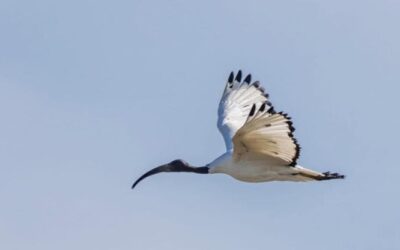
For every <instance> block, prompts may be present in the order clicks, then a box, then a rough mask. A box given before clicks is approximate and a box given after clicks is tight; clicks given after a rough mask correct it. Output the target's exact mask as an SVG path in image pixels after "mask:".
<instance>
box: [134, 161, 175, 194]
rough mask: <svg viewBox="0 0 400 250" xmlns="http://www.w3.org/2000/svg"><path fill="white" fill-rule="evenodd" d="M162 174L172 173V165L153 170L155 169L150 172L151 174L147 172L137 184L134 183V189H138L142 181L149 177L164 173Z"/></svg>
mask: <svg viewBox="0 0 400 250" xmlns="http://www.w3.org/2000/svg"><path fill="white" fill-rule="evenodd" d="M162 172H171V167H170V165H168V164H167V165H162V166H159V167H156V168H153V169H152V170H150V171H149V172H147V173H145V174H144V175H142V176H140V178H139V179H137V180H136V181H135V183H133V185H132V189H134V188H135V187H136V185H137V184H138V183H139V182H140V181H142V180H143V179H144V178H146V177H149V176H151V175H154V174H158V173H162Z"/></svg>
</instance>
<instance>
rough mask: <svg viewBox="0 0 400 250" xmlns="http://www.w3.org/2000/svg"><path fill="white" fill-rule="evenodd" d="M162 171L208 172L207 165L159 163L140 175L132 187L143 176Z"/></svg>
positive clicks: (134, 185) (133, 186)
mask: <svg viewBox="0 0 400 250" xmlns="http://www.w3.org/2000/svg"><path fill="white" fill-rule="evenodd" d="M162 172H193V173H198V174H208V167H198V168H195V167H189V166H174V165H171V164H165V165H161V166H159V167H156V168H153V169H152V170H150V171H149V172H147V173H145V174H144V175H142V176H140V178H139V179H137V180H136V181H135V183H133V185H132V189H134V188H135V187H136V185H137V184H138V183H139V182H140V181H142V180H143V179H144V178H147V177H149V176H151V175H154V174H158V173H162Z"/></svg>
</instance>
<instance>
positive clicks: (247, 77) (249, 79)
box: [244, 74, 251, 84]
mask: <svg viewBox="0 0 400 250" xmlns="http://www.w3.org/2000/svg"><path fill="white" fill-rule="evenodd" d="M244 82H245V83H247V84H250V82H251V74H248V75H247V76H246V78H244Z"/></svg>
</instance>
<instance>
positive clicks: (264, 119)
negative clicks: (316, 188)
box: [233, 104, 300, 166]
mask: <svg viewBox="0 0 400 250" xmlns="http://www.w3.org/2000/svg"><path fill="white" fill-rule="evenodd" d="M293 131H294V128H293V126H292V122H291V121H290V117H288V116H287V115H286V114H284V113H275V112H269V111H268V110H266V109H265V104H263V105H261V107H259V108H258V109H257V107H256V105H253V106H252V109H251V111H250V113H249V115H248V118H247V120H246V122H245V123H244V125H243V126H242V127H241V128H240V129H239V130H238V131H237V132H236V134H235V136H234V137H233V145H234V151H233V157H234V160H236V161H239V160H240V159H241V158H242V156H243V155H244V154H246V153H251V154H252V155H259V156H260V157H266V158H270V159H271V160H274V161H275V162H279V163H280V165H287V166H295V165H296V160H297V158H298V157H299V153H300V146H299V145H298V143H297V141H296V139H295V138H294V136H293Z"/></svg>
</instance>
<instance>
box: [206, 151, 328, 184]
mask: <svg viewBox="0 0 400 250" xmlns="http://www.w3.org/2000/svg"><path fill="white" fill-rule="evenodd" d="M208 167H209V168H210V173H223V174H227V175H230V176H232V177H233V178H235V179H237V180H240V181H244V182H268V181H313V180H315V179H312V178H308V177H305V176H303V175H299V173H305V174H307V175H310V176H323V175H322V174H321V173H318V172H315V171H313V170H310V169H306V168H303V167H301V166H299V165H296V166H295V167H287V166H282V164H279V163H277V162H276V161H273V160H271V159H265V158H263V157H260V156H255V155H250V154H249V155H248V156H246V157H244V158H243V159H241V161H239V162H235V161H234V160H233V157H232V152H226V153H225V154H223V155H221V156H220V157H218V158H217V159H215V160H214V161H212V162H211V163H210V164H209V165H208Z"/></svg>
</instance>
